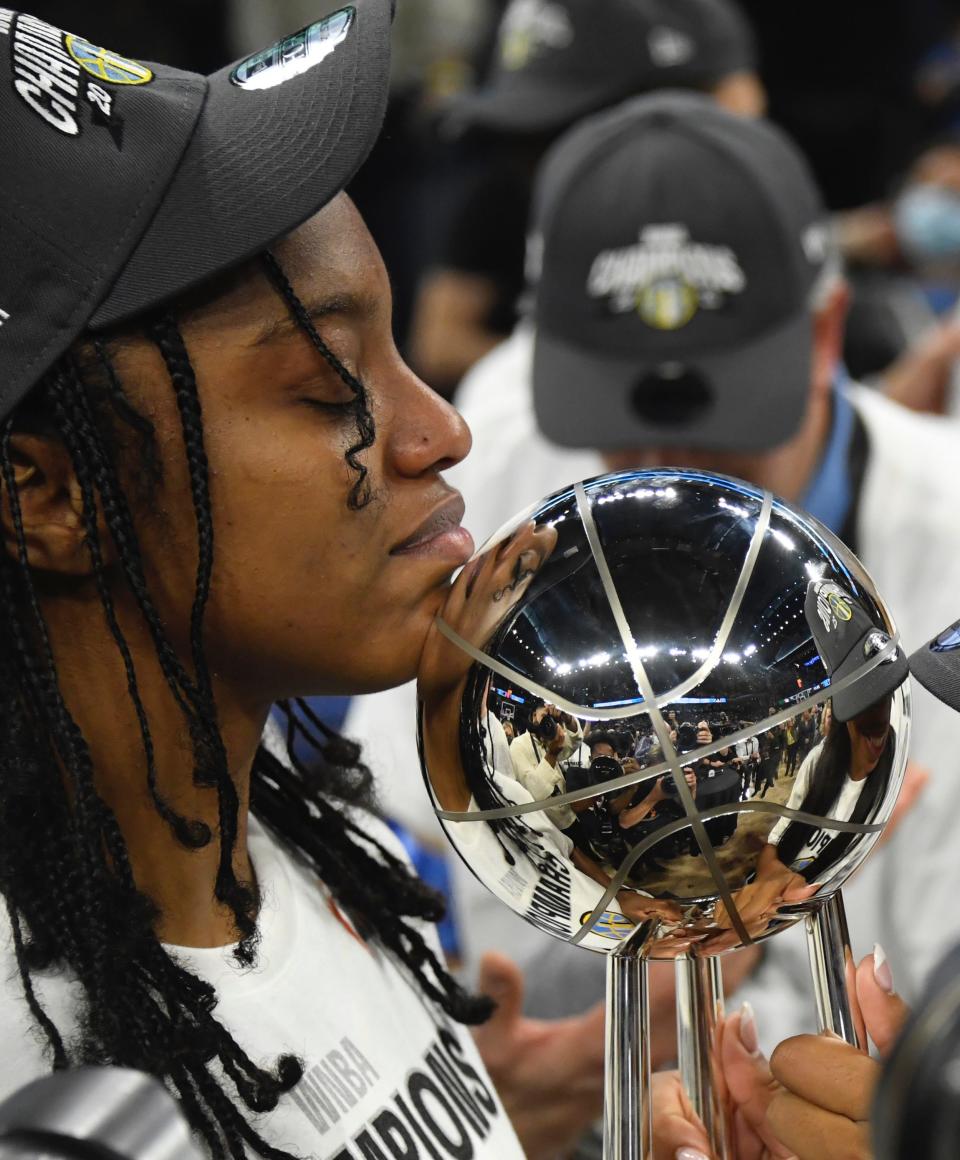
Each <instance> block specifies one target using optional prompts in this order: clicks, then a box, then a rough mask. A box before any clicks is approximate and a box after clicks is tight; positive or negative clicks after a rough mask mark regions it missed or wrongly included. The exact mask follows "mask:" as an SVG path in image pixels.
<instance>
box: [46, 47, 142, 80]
mask: <svg viewBox="0 0 960 1160" xmlns="http://www.w3.org/2000/svg"><path fill="white" fill-rule="evenodd" d="M67 52H69V53H70V55H71V56H72V57H73V59H74V60H75V61H76V62H77V64H78V65H79V66H80V67H81V68H82V69H83V70H84V72H88V73H89V74H90V75H91V76H92V77H96V78H97V80H98V81H106V82H107V84H110V85H145V84H147V82H148V81H152V80H153V73H152V72H151V71H150V69H148V68H147V66H146V65H143V64H140V63H138V62H137V61H135V60H130V59H129V58H128V57H125V56H118V55H117V54H116V53H115V52H109V51H108V50H107V49H105V48H99V47H98V46H97V45H95V44H91V43H90V42H89V41H88V40H84V39H83V38H82V37H80V36H67Z"/></svg>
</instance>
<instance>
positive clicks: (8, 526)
mask: <svg viewBox="0 0 960 1160" xmlns="http://www.w3.org/2000/svg"><path fill="white" fill-rule="evenodd" d="M10 462H11V466H12V467H13V477H14V482H15V486H16V492H17V499H18V501H19V507H20V519H21V522H22V525H23V536H24V540H25V542H26V547H27V560H28V562H29V564H30V567H31V568H33V569H35V570H37V571H40V572H51V573H60V574H62V575H72V576H86V575H89V574H90V573H91V572H92V571H93V566H92V563H91V560H90V553H89V551H88V550H87V549H86V547H85V546H84V539H85V533H84V525H83V497H82V495H81V492H80V485H79V483H78V482H77V477H76V475H75V474H74V471H73V465H72V463H71V461H70V456H69V455H68V453H67V451H66V448H64V446H63V445H62V444H61V443H60V442H59V440H57V439H53V438H50V437H49V436H44V435H27V434H22V433H21V434H14V435H11V437H10ZM0 525H2V530H3V546H4V550H5V551H6V552H7V554H8V555H10V556H12V557H14V558H15V557H16V556H17V553H18V546H17V535H16V530H15V525H14V520H13V511H12V507H11V504H10V496H9V494H8V493H7V489H6V488H5V487H4V488H3V502H2V504H0ZM101 542H102V541H101Z"/></svg>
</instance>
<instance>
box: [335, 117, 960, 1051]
mask: <svg viewBox="0 0 960 1160" xmlns="http://www.w3.org/2000/svg"><path fill="white" fill-rule="evenodd" d="M624 190H629V191H630V196H629V197H626V196H624ZM824 218H825V214H824V210H823V206H822V203H821V201H820V199H819V196H818V193H817V190H816V188H815V187H814V185H813V183H812V181H811V179H810V176H809V172H808V170H807V168H806V166H805V165H804V162H803V160H802V158H801V157H800V156H799V154H798V153H797V151H796V149H795V147H794V146H792V145H791V144H790V142H789V141H787V140H786V139H785V138H784V136H783V135H782V134H781V133H779V132H778V131H776V130H775V129H774V128H772V127H771V126H769V125H767V124H765V123H762V122H756V121H747V120H743V119H742V118H737V117H733V116H731V115H730V114H726V113H724V112H723V111H722V110H720V109H717V108H716V107H715V106H713V105H712V104H711V102H709V101H708V100H706V99H704V98H698V97H695V96H693V95H690V94H669V95H668V94H660V95H653V96H649V97H645V98H640V99H638V100H635V101H632V102H628V103H627V104H626V105H624V106H622V107H621V108H620V109H618V110H614V111H612V112H609V113H606V114H603V115H601V116H599V117H597V118H594V119H591V120H590V121H588V122H585V123H584V124H582V125H581V126H579V127H577V128H575V129H574V130H572V131H571V133H570V134H569V135H568V136H567V137H565V138H564V139H563V140H562V141H560V142H559V143H558V144H557V146H556V147H555V149H554V150H553V152H552V153H551V155H550V157H549V158H548V159H547V162H546V165H545V167H544V169H543V170H542V172H541V175H540V179H539V183H538V193H537V195H536V198H535V217H534V234H535V235H536V236H537V238H538V239H539V240H538V241H537V243H536V249H537V251H538V256H539V267H538V269H537V270H534V271H532V273H534V274H538V275H539V278H537V279H535V281H534V282H533V284H532V286H531V289H532V290H534V291H535V292H536V296H535V299H534V312H533V316H532V319H531V321H532V325H529V326H527V327H521V328H519V329H518V330H517V331H516V332H515V334H514V335H513V336H512V337H511V339H510V340H508V342H507V343H505V344H503V345H502V346H501V347H500V348H498V349H497V350H495V351H493V352H492V353H491V354H490V355H489V356H487V358H486V359H485V360H484V361H483V363H481V364H479V365H478V366H477V367H475V368H474V370H473V371H472V372H471V375H470V378H469V381H468V382H467V383H465V384H464V392H463V397H464V399H465V400H468V401H469V400H473V401H472V402H471V403H470V404H469V405H465V406H464V414H465V416H466V417H467V419H468V422H470V424H471V427H472V429H473V432H474V438H475V442H476V446H477V447H479V448H481V449H482V450H481V454H480V455H478V456H477V459H476V460H475V466H474V467H473V468H471V467H470V465H469V464H468V465H465V466H464V467H463V468H461V469H459V470H458V471H456V472H455V473H454V477H455V478H457V479H458V481H459V483H460V486H461V487H462V488H463V490H464V494H465V496H466V498H467V502H468V507H469V510H470V511H471V512H472V513H473V517H474V518H475V521H476V524H475V526H476V527H477V529H478V532H479V533H480V535H481V536H482V535H483V534H484V532H492V531H493V530H494V529H495V528H497V527H499V526H500V525H502V524H503V522H504V521H505V520H506V519H508V518H509V516H510V514H511V513H513V512H515V511H516V510H519V509H522V508H523V507H525V506H527V505H529V504H531V503H533V502H536V501H537V500H538V499H540V498H541V497H542V496H544V495H547V494H549V493H550V492H551V491H554V490H557V489H559V488H561V487H563V486H566V485H567V484H569V481H570V480H571V479H573V478H589V477H590V476H593V475H597V474H600V473H602V472H603V471H604V470H610V469H627V468H643V467H651V466H655V465H658V464H664V463H667V464H673V465H679V466H681V467H683V466H686V467H691V468H703V469H708V470H717V471H721V472H723V473H725V474H730V475H734V476H739V477H741V478H745V479H747V480H750V481H752V482H753V483H755V484H758V485H760V486H763V487H767V488H770V489H771V490H773V491H774V492H775V493H778V494H780V495H782V496H784V498H786V499H788V500H792V501H793V502H796V503H798V504H800V506H802V507H805V508H806V509H807V510H809V511H811V512H812V514H813V515H814V516H816V517H817V518H818V519H820V520H821V521H822V522H824V523H825V524H827V526H829V527H830V528H831V529H832V530H833V531H834V532H836V533H837V534H838V535H840V536H841V538H842V539H844V540H845V541H846V542H847V543H848V544H850V546H851V547H853V548H854V549H855V550H856V551H858V553H859V554H860V555H861V557H862V558H863V560H864V562H865V564H866V566H867V568H868V569H870V571H871V573H872V575H873V576H874V578H875V579H876V582H877V585H878V588H879V590H880V591H881V593H883V596H884V599H885V600H886V601H888V602H889V605H890V607H891V608H893V609H895V610H896V615H897V618H898V626H899V629H900V632H901V635H902V639H903V641H904V642H905V644H907V645H909V644H910V643H911V642H916V641H917V640H923V639H926V638H927V637H928V636H929V634H930V633H931V632H932V631H933V629H934V628H935V627H936V625H937V623H938V622H939V623H942V622H943V620H945V619H946V618H947V617H948V616H949V611H948V610H947V608H946V605H947V603H948V601H949V596H950V592H951V591H952V589H953V584H952V583H951V582H950V581H949V579H948V580H946V581H945V579H944V578H945V577H948V578H949V577H953V578H955V580H956V581H957V583H958V585H960V532H958V529H957V525H956V521H955V519H954V518H953V515H952V514H951V513H952V512H953V510H954V508H955V497H956V481H955V479H954V477H953V474H952V472H951V471H950V470H949V468H948V467H947V465H948V464H949V463H951V462H952V461H953V460H954V458H955V456H956V455H957V453H958V451H960V439H958V433H957V432H956V431H955V430H954V428H953V426H952V425H951V424H950V423H947V422H946V421H943V420H936V419H933V418H929V417H923V416H917V415H914V414H912V413H910V412H907V411H905V410H903V409H902V408H899V407H896V406H895V405H894V404H892V403H890V402H888V401H886V400H884V399H883V398H881V397H879V396H878V395H876V394H875V393H872V392H867V391H865V390H863V389H862V388H858V387H856V386H855V385H853V384H851V383H849V382H848V381H847V379H846V378H845V376H844V375H843V371H842V367H841V365H840V363H839V356H840V350H841V346H842V336H843V318H844V311H845V300H846V292H845V288H844V284H843V281H842V278H841V277H840V273H839V270H838V268H837V266H836V263H835V262H834V259H833V257H832V255H831V251H830V248H829V245H828V244H827V235H826V232H825V230H824V228H823V226H824ZM760 223H763V226H762V229H761V228H760ZM644 231H649V233H646V235H645V236H644ZM694 259H696V261H694ZM598 260H599V261H598ZM654 269H655V270H657V271H658V273H659V275H660V276H661V277H662V282H663V285H659V284H656V280H654V281H653V282H651V283H650V284H649V285H648V284H647V282H646V281H643V280H641V284H639V285H638V284H635V283H634V282H632V281H630V274H631V271H640V272H641V274H643V272H644V271H648V270H654ZM594 270H596V271H597V275H596V280H595V281H591V278H590V275H591V272H592V271H594ZM601 270H602V272H603V275H604V278H605V279H606V281H602V280H601V279H600V271H601ZM618 271H623V272H624V277H625V278H626V279H627V281H626V282H625V283H623V285H622V286H621V284H620V283H616V282H615V275H616V274H617V272H618ZM690 271H692V273H690ZM704 271H707V273H705V272H704ZM644 277H645V275H644ZM620 289H622V290H623V292H624V293H623V297H622V298H620V297H616V293H617V291H619V290H620ZM626 303H634V304H636V305H635V306H632V307H631V308H629V309H624V308H623V306H624V304H626ZM637 305H639V306H640V307H641V309H638V308H636V306H637ZM955 541H956V542H955ZM895 544H896V545H897V547H896V548H894V545H895ZM913 707H914V713H915V722H916V725H915V730H914V733H913V738H914V740H913V750H912V757H913V758H914V759H915V760H916V761H918V762H923V763H924V764H926V765H929V766H930V767H931V768H932V769H933V770H934V774H935V776H934V778H933V779H932V780H931V782H930V784H929V785H928V787H927V789H926V790H925V793H924V796H923V797H922V798H921V799H920V801H919V803H918V804H917V806H916V807H915V810H914V812H913V814H912V815H911V816H909V817H907V818H906V819H905V820H904V822H903V824H902V826H901V827H899V828H898V830H897V832H896V834H895V835H894V836H893V837H892V838H891V840H890V842H889V843H887V844H886V845H885V846H884V848H883V849H882V850H881V851H878V853H877V854H876V855H875V856H874V858H873V859H871V861H870V863H868V865H867V866H866V867H865V869H864V871H863V872H862V873H861V874H859V875H858V876H857V878H856V880H855V881H854V882H852V883H851V884H850V885H849V887H848V888H847V894H848V898H849V909H850V921H851V928H852V932H853V935H854V939H855V940H857V943H858V945H862V944H863V942H864V940H865V939H872V938H873V937H876V935H877V934H878V933H879V936H880V938H881V940H882V941H883V942H884V945H886V946H887V948H888V952H889V953H890V956H891V961H892V962H893V963H894V967H895V969H896V971H897V973H898V977H899V978H900V979H901V985H902V986H903V987H904V989H905V992H908V993H916V992H917V990H918V989H919V987H920V986H921V984H922V980H923V978H924V977H925V975H926V972H927V971H928V970H929V969H930V968H931V967H932V966H933V965H934V963H935V962H936V961H937V960H938V959H939V957H940V956H941V955H942V953H943V951H944V950H945V949H946V947H947V946H949V945H950V943H951V941H952V937H953V936H952V932H951V931H950V930H948V929H946V928H945V925H944V922H943V918H942V916H943V914H944V913H949V912H951V905H950V899H949V889H948V888H947V887H946V885H945V883H946V882H947V881H949V880H950V870H951V866H952V861H953V855H952V853H951V851H952V849H953V846H952V843H951V841H950V839H949V834H948V832H947V831H948V824H947V821H946V819H947V818H948V817H950V816H952V814H953V813H954V811H955V800H954V799H955V793H956V786H957V784H958V782H957V779H955V778H954V777H953V776H952V774H951V772H950V771H951V769H952V768H953V762H954V755H955V754H957V753H958V752H960V727H958V722H957V721H956V720H955V719H954V718H953V717H952V716H951V715H950V714H949V713H947V712H946V711H945V710H943V709H942V707H940V706H937V705H936V704H935V703H934V702H933V701H932V700H931V699H930V698H928V697H926V696H925V695H924V694H923V693H922V692H921V693H919V694H918V695H917V696H916V697H915V698H914V701H913ZM412 714H413V693H412V690H406V691H398V692H396V693H394V694H391V695H390V696H389V697H385V698H382V699H376V700H373V701H372V702H371V704H369V705H358V706H356V712H355V714H354V715H353V716H352V719H351V724H350V727H351V728H352V729H353V730H355V731H356V732H357V733H358V735H360V736H362V737H364V738H371V739H372V740H373V739H374V738H375V735H376V733H377V730H378V729H379V728H380V727H382V725H383V722H384V720H388V721H390V722H392V723H395V727H393V726H391V737H392V738H394V739H395V737H396V735H397V733H398V732H399V730H401V729H402V728H403V727H404V726H403V723H404V722H405V721H407V720H410V719H412ZM759 740H760V743H761V746H764V745H765V744H767V742H766V741H765V735H764V734H762V733H761V735H760V738H759ZM374 744H375V740H374ZM411 745H412V738H411ZM377 755H378V760H380V759H383V761H384V765H383V769H384V770H385V771H387V770H391V769H392V768H394V762H395V760H396V756H395V754H391V755H385V754H383V750H382V747H378V749H377ZM772 760H773V755H772V754H771V762H772ZM767 769H768V772H773V770H772V769H771V766H770V765H768V766H767ZM762 792H763V791H762V789H761V794H762ZM404 800H405V801H406V802H410V801H411V800H412V799H411V798H409V797H408V798H405V799H404ZM398 808H403V807H402V805H401V803H399V802H398ZM406 808H408V809H409V808H410V806H409V804H408V805H407V807H406ZM418 824H422V825H423V826H424V827H425V828H426V827H428V826H429V825H430V821H429V819H422V820H421V822H420V823H418ZM929 833H933V834H935V835H937V840H936V841H934V842H933V843H931V842H930V841H929V839H928V838H927V837H921V835H925V834H929ZM919 846H922V847H923V848H924V849H925V850H928V851H929V856H928V857H926V858H925V859H924V860H922V861H918V860H917V859H916V857H915V850H916V849H917V848H918V847H919ZM918 899H920V900H922V901H921V903H920V904H919V905H920V907H921V908H922V913H918V902H917V900H918ZM947 925H949V924H947ZM484 929H489V930H490V932H491V933H490V935H489V937H490V938H491V939H494V938H496V937H498V936H496V935H494V934H493V933H492V930H493V928H492V927H490V928H485V926H481V925H479V924H478V925H477V926H476V927H475V928H474V929H473V930H472V931H471V933H470V936H469V937H471V938H474V939H480V938H481V937H482V935H483V930H484ZM521 937H522V936H519V935H518V939H519V938H521ZM794 942H796V947H794V945H793V944H794ZM520 945H522V946H523V947H524V949H523V951H522V952H521V953H522V955H523V956H524V961H525V962H530V961H533V960H532V959H530V958H528V956H531V955H534V954H542V956H543V957H544V959H546V958H547V957H551V958H555V957H556V955H557V951H558V948H555V947H551V946H548V945H546V943H545V942H544V940H541V945H540V947H539V948H538V949H537V950H536V951H535V950H534V949H533V940H531V941H529V942H527V941H523V942H522V943H521V944H520ZM867 945H869V944H867ZM559 950H561V951H564V950H566V948H559ZM537 961H538V963H539V960H537ZM566 965H567V970H568V972H570V973H571V974H572V973H573V972H577V973H582V975H583V977H584V979H585V980H586V977H587V976H588V974H589V973H590V972H592V978H593V980H594V982H593V986H594V988H595V991H594V993H595V994H597V995H599V994H600V992H601V987H602V966H601V964H593V963H591V962H589V960H587V959H586V958H584V961H583V963H582V964H581V965H580V966H579V967H578V966H577V965H576V962H575V961H574V960H573V959H572V958H571V960H570V961H569V963H568V964H566ZM537 971H539V965H538V967H537ZM758 980H759V982H762V986H760V985H759V982H758V987H757V988H755V989H753V990H752V993H751V1001H752V1002H754V1003H755V1005H756V1006H757V1009H758V1014H759V1016H760V1022H761V1026H762V1027H764V1028H766V1029H767V1030H766V1031H765V1034H767V1035H769V1036H771V1038H774V1037H776V1036H777V1035H778V1033H780V1037H781V1038H782V1037H784V1036H785V1035H787V1034H789V1033H790V1032H791V1031H793V1030H799V1029H801V1027H802V1026H803V1025H804V1021H805V1020H806V1019H809V1018H811V1017H812V1015H811V1013H812V1011H813V1006H812V1002H811V1001H810V997H809V981H808V972H807V967H806V961H805V952H804V951H803V948H802V946H801V945H800V942H799V935H796V936H795V935H793V934H791V933H790V932H787V933H785V934H783V935H780V936H778V938H777V939H776V940H775V941H773V942H771V943H770V945H769V948H768V950H767V954H766V959H765V961H764V964H763V965H762V967H761V971H760V975H759V976H758ZM763 980H769V983H767V982H763ZM586 986H587V983H586V981H585V982H584V989H586ZM786 993H789V995H791V996H792V998H785V994H786ZM531 1001H533V1000H532V999H531ZM761 1005H762V1006H763V1008H764V1009H763V1010H761V1009H760V1008H761Z"/></svg>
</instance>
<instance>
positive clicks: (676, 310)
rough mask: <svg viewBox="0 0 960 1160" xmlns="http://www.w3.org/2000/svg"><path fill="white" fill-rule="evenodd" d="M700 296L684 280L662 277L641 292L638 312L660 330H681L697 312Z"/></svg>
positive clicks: (650, 324)
mask: <svg viewBox="0 0 960 1160" xmlns="http://www.w3.org/2000/svg"><path fill="white" fill-rule="evenodd" d="M699 305H700V295H699V294H698V293H697V289H696V287H695V286H691V285H690V283H689V282H686V281H684V279H682V278H659V279H658V280H657V281H656V282H651V283H650V284H649V285H647V286H641V287H640V289H639V290H638V291H637V312H638V313H639V315H640V317H641V318H642V319H643V321H644V322H645V323H646V324H647V325H648V326H652V327H654V328H655V329H657V330H679V329H680V328H681V327H682V326H686V325H687V323H688V322H689V321H690V319H691V318H693V316H694V315H695V314H696V313H697V309H698V307H699Z"/></svg>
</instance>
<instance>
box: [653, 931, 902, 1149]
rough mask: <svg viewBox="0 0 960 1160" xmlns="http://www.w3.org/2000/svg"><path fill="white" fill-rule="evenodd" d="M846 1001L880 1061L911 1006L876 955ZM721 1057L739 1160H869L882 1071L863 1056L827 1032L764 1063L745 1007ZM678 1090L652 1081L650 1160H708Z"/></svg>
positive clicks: (731, 1022)
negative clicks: (684, 1157)
mask: <svg viewBox="0 0 960 1160" xmlns="http://www.w3.org/2000/svg"><path fill="white" fill-rule="evenodd" d="M851 999H852V1001H853V1004H854V1007H855V1014H856V1016H857V1017H858V1018H859V1017H861V1016H862V1019H863V1022H864V1024H865V1026H866V1029H867V1032H868V1034H869V1036H870V1039H871V1040H872V1041H873V1043H874V1045H875V1046H876V1048H877V1050H878V1051H879V1052H880V1054H881V1055H885V1054H886V1053H887V1051H889V1049H890V1047H891V1045H892V1044H893V1042H894V1040H895V1039H896V1037H897V1035H898V1034H899V1031H900V1028H901V1027H902V1025H903V1022H904V1020H905V1019H906V1016H907V1007H906V1005H905V1004H904V1002H903V1001H902V1000H901V999H900V998H899V996H897V995H896V994H895V993H894V991H893V980H892V978H891V975H890V968H889V965H888V964H887V963H886V960H885V958H884V956H883V952H882V951H881V950H880V949H879V948H877V950H876V951H875V952H874V954H873V955H868V956H867V957H866V958H865V959H864V960H863V961H862V962H861V963H860V965H859V967H858V968H857V971H856V976H855V982H854V988H853V994H852V995H851ZM720 1059H721V1066H722V1068H723V1074H724V1080H725V1083H726V1086H727V1089H728V1092H729V1101H730V1110H731V1115H732V1119H733V1128H734V1147H733V1155H734V1156H735V1157H736V1158H737V1160H780V1158H786V1157H795V1158H796V1160H870V1157H871V1156H872V1151H871V1147H870V1129H869V1123H868V1117H869V1109H870V1103H871V1100H872V1097H873V1089H874V1087H875V1085H876V1081H877V1076H878V1074H879V1070H880V1065H879V1064H878V1063H877V1062H876V1061H875V1060H873V1059H871V1058H870V1057H869V1056H868V1055H867V1054H866V1053H865V1052H863V1051H860V1050H859V1049H858V1048H855V1047H851V1046H850V1045H849V1044H847V1043H844V1042H843V1041H842V1040H841V1039H838V1038H837V1037H836V1036H833V1035H799V1036H796V1037H794V1038H793V1039H788V1040H786V1041H785V1042H784V1043H781V1044H780V1046H779V1047H778V1048H777V1050H776V1051H775V1052H774V1053H773V1057H772V1059H771V1061H770V1063H769V1064H768V1063H767V1062H766V1060H765V1059H764V1057H763V1056H762V1054H761V1053H760V1051H759V1045H758V1041H757V1036H756V1030H755V1028H754V1027H753V1021H752V1016H751V1015H750V1013H749V1011H748V1010H747V1011H746V1012H741V1013H740V1014H738V1015H734V1016H733V1017H732V1018H731V1019H728V1020H727V1021H726V1023H725V1024H724V1025H723V1027H722V1030H721V1050H720ZM679 1086H680V1081H679V1078H678V1077H676V1076H664V1077H662V1078H660V1079H659V1080H658V1081H657V1089H656V1090H657V1093H658V1100H659V1103H657V1102H655V1104H654V1134H655V1150H654V1155H655V1157H656V1160H674V1158H675V1157H676V1156H677V1153H678V1150H679V1149H682V1148H687V1149H691V1150H692V1152H691V1153H688V1155H690V1156H691V1158H692V1156H693V1154H695V1153H696V1152H700V1153H701V1155H703V1156H704V1157H707V1158H709V1157H710V1148H709V1145H708V1142H707V1138H706V1133H705V1131H704V1130H703V1125H702V1124H701V1123H700V1122H699V1120H697V1119H696V1117H694V1116H693V1113H692V1109H690V1107H689V1104H688V1103H687V1101H686V1099H685V1097H684V1096H683V1095H682V1093H681V1092H679V1090H678V1089H679ZM671 1149H672V1151H671Z"/></svg>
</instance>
